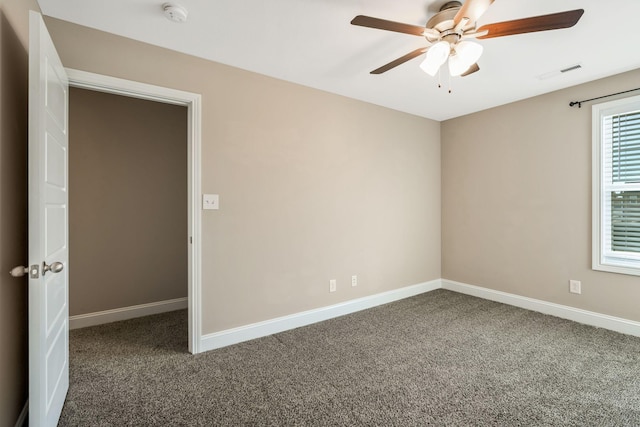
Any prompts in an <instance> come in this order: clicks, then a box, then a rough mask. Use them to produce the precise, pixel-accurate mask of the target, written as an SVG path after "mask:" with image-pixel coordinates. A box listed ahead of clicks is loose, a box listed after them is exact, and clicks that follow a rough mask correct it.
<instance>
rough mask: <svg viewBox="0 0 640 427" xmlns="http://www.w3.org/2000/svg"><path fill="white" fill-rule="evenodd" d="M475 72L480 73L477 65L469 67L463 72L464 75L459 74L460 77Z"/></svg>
mask: <svg viewBox="0 0 640 427" xmlns="http://www.w3.org/2000/svg"><path fill="white" fill-rule="evenodd" d="M476 71H480V67H479V66H478V64H477V63H475V64H473V65H472V66H471V67H469V69H468V70H467V71H465V72H464V73H462V74H460V77H464V76H468V75H469V74H473V73H475V72H476Z"/></svg>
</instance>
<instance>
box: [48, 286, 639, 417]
mask: <svg viewBox="0 0 640 427" xmlns="http://www.w3.org/2000/svg"><path fill="white" fill-rule="evenodd" d="M70 359H71V372H70V375H71V386H70V389H69V394H68V396H67V401H66V403H65V406H64V409H63V412H62V417H61V420H60V424H59V425H61V426H246V425H251V426H262V425H269V426H291V425H298V426H417V425H433V426H470V425H475V426H640V338H636V337H631V336H626V335H621V334H618V333H615V332H610V331H607V330H603V329H596V328H592V327H589V326H584V325H580V324H577V323H573V322H570V321H566V320H562V319H558V318H555V317H551V316H546V315H542V314H539V313H534V312H530V311H526V310H522V309H518V308H515V307H510V306H507V305H503V304H498V303H494V302H490V301H486V300H482V299H478V298H474V297H470V296H466V295H462V294H457V293H454V292H450V291H445V290H437V291H433V292H429V293H426V294H423V295H420V296H416V297H413V298H409V299H406V300H402V301H399V302H395V303H392V304H387V305H384V306H380V307H377V308H373V309H370V310H366V311H362V312H359V313H356V314H352V315H349V316H344V317H340V318H337V319H333V320H329V321H326V322H322V323H318V324H315V325H311V326H307V327H304V328H299V329H295V330H292V331H288V332H284V333H280V334H277V335H273V336H269V337H265V338H261V339H257V340H253V341H250V342H246V343H242V344H238V345H235V346H231V347H226V348H223V349H219V350H215V351H211V352H207V353H203V354H199V355H195V356H194V355H191V354H189V353H188V352H187V315H186V311H177V312H172V313H166V314H161V315H156V316H150V317H146V318H140V319H134V320H129V321H125V322H118V323H112V324H109V325H102V326H96V327H92V328H86V329H79V330H74V331H71V338H70Z"/></svg>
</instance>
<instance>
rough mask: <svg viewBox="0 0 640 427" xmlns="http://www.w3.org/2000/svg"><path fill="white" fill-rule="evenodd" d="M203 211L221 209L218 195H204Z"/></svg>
mask: <svg viewBox="0 0 640 427" xmlns="http://www.w3.org/2000/svg"><path fill="white" fill-rule="evenodd" d="M202 209H212V210H218V209H220V198H219V197H218V195H217V194H203V195H202Z"/></svg>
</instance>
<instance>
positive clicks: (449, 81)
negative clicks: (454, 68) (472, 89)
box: [448, 73, 451, 93]
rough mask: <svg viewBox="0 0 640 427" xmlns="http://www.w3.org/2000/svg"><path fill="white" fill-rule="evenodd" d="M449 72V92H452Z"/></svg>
mask: <svg viewBox="0 0 640 427" xmlns="http://www.w3.org/2000/svg"><path fill="white" fill-rule="evenodd" d="M448 74H449V93H451V73H448Z"/></svg>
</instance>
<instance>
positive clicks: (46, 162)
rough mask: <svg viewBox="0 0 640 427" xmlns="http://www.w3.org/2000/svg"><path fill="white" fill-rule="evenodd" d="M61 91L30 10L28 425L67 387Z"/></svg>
mask: <svg viewBox="0 0 640 427" xmlns="http://www.w3.org/2000/svg"><path fill="white" fill-rule="evenodd" d="M68 99H69V83H68V80H67V76H66V73H65V71H64V68H63V67H62V62H61V61H60V58H59V57H58V54H57V52H56V50H55V47H54V45H53V42H52V41H51V37H49V33H48V31H47V28H46V27H45V25H44V21H43V20H42V16H41V15H40V14H39V13H37V12H31V13H30V16H29V271H28V274H29V425H30V426H55V425H57V423H58V419H59V418H60V413H61V411H62V406H63V404H64V399H65V397H66V394H67V390H68V388H69V324H68V321H69V310H68V304H67V302H68V288H69V279H68V273H67V272H68V261H69V251H68V246H69V244H68V243H69V238H68V231H67V229H68V222H69V221H68V213H67V212H68V209H67V207H68V189H69V188H68V179H67V178H68V171H67V159H68V155H67V154H68V153H67V147H68V140H69V138H68V119H67V112H68V107H67V105H68ZM36 270H37V271H36ZM47 270H48V271H47Z"/></svg>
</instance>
